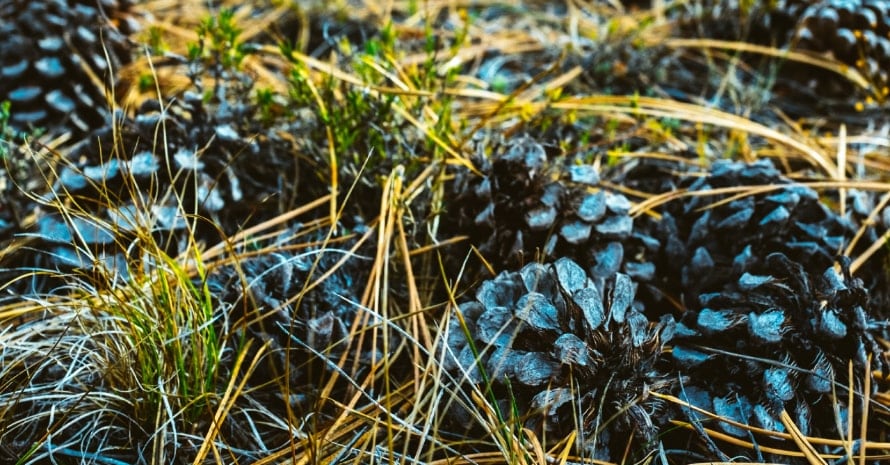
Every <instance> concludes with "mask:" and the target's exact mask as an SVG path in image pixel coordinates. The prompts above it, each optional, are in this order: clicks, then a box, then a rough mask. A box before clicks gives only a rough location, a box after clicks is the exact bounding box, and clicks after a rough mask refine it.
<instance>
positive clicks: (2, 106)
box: [0, 100, 12, 160]
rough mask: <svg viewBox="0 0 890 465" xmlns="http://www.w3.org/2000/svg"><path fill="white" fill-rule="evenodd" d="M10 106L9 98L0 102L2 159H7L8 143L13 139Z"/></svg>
mask: <svg viewBox="0 0 890 465" xmlns="http://www.w3.org/2000/svg"><path fill="white" fill-rule="evenodd" d="M10 107H11V105H10V103H9V100H4V101H2V102H0V160H6V159H7V158H8V157H9V148H8V147H7V144H9V142H10V139H12V129H11V128H10V127H9V116H10V112H9V109H10Z"/></svg>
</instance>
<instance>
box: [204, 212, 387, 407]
mask: <svg viewBox="0 0 890 465" xmlns="http://www.w3.org/2000/svg"><path fill="white" fill-rule="evenodd" d="M296 232H298V230H297V229H293V230H291V231H288V232H286V233H284V234H282V235H281V236H280V239H279V240H277V241H276V243H275V247H276V248H278V249H279V250H280V251H279V252H274V253H267V254H263V255H260V256H256V257H251V258H246V259H243V260H240V261H239V262H238V263H237V264H235V265H227V266H224V267H221V268H218V269H216V270H214V271H213V272H212V273H211V274H210V275H209V276H208V277H207V282H208V285H209V287H210V290H211V293H212V295H213V296H214V298H215V299H217V300H218V301H219V302H220V303H221V305H226V306H228V307H230V308H232V309H233V311H235V312H243V321H246V322H247V323H248V324H247V326H246V331H247V332H248V334H249V336H250V337H254V338H257V339H259V340H261V341H270V343H271V348H272V350H270V351H269V353H270V354H271V355H270V357H272V358H271V361H270V363H268V364H263V365H262V368H261V369H260V372H259V373H258V374H257V375H256V380H255V383H256V385H265V386H268V385H269V383H270V381H274V380H277V377H278V376H280V375H281V374H282V373H285V372H287V373H289V375H290V378H289V379H288V382H289V389H290V391H291V392H294V393H298V394H297V395H296V396H294V398H292V399H285V401H288V402H296V403H297V404H299V406H300V407H301V408H311V406H312V405H313V402H315V401H317V400H319V399H320V397H318V396H319V395H320V391H319V389H318V388H319V386H321V385H323V381H324V379H325V378H326V377H328V376H330V374H331V373H334V372H335V371H336V372H338V373H340V374H344V373H345V374H347V375H349V376H350V377H353V378H354V379H363V377H364V376H366V375H368V373H369V369H370V367H371V364H372V363H374V362H379V361H380V360H382V359H383V357H384V355H385V354H384V353H383V352H382V347H383V345H382V338H383V337H384V335H383V334H384V332H387V331H390V330H389V329H388V328H387V327H386V325H385V324H383V322H381V321H380V319H379V318H378V317H376V316H374V315H371V314H367V313H363V310H362V307H361V305H360V302H361V292H362V290H363V286H364V283H365V282H367V278H368V275H369V267H368V266H367V262H368V261H369V260H370V259H369V258H366V257H363V256H360V255H351V256H350V257H349V258H348V259H347V260H346V261H345V263H339V262H340V261H341V260H343V258H344V256H345V255H349V254H351V252H349V249H350V248H351V244H352V242H345V243H343V242H342V241H336V242H338V245H337V246H336V247H334V246H330V247H328V248H319V247H310V248H305V249H299V250H296V251H285V250H287V249H288V248H291V249H292V248H293V247H292V246H293V245H294V244H292V241H293V240H292V239H291V238H292V237H296ZM318 240H319V241H323V240H324V237H323V236H321V237H318ZM335 266H336V267H338V268H337V270H336V271H334V272H333V273H332V274H330V276H327V277H326V278H325V279H324V280H323V281H320V282H319V280H320V279H321V278H322V277H323V276H325V275H326V274H327V273H328V272H330V271H331V270H332V269H333V268H334V267H335ZM308 286H311V289H310V288H309V287H308ZM307 289H310V290H308V291H307ZM239 315H240V313H236V314H235V316H234V317H233V319H236V320H237V319H239ZM356 328H358V329H357V330H356ZM374 328H376V329H374ZM372 329H373V331H372ZM365 331H367V332H365ZM372 333H373V334H376V335H378V337H376V338H375V337H374V336H373V335H372ZM388 338H389V341H388V342H389V344H390V347H395V346H396V345H398V344H399V338H398V335H397V334H395V333H390V334H388ZM358 341H363V343H362V344H361V345H359V342H358ZM343 357H345V362H343V361H341V358H343ZM334 367H337V368H336V369H335V368H334ZM271 384H272V385H274V386H275V387H274V388H272V389H271V392H269V393H268V394H269V395H270V396H274V397H278V400H282V399H281V398H280V394H281V390H280V389H279V388H278V384H277V381H276V382H273V383H271ZM292 407H293V405H292Z"/></svg>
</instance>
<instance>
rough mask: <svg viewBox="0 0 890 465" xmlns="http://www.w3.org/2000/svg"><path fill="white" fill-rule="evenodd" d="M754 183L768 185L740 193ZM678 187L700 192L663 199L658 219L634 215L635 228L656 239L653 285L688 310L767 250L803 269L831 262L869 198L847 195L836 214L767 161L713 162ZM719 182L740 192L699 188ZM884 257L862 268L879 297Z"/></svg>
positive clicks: (872, 230) (872, 231)
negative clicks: (842, 211)
mask: <svg viewBox="0 0 890 465" xmlns="http://www.w3.org/2000/svg"><path fill="white" fill-rule="evenodd" d="M754 186H774V187H775V188H774V189H772V190H769V191H767V192H761V193H758V194H756V195H748V194H746V193H741V189H747V188H748V187H752V188H753V187H754ZM678 187H680V188H685V189H687V190H688V191H689V192H691V193H696V192H700V193H701V194H702V195H695V196H691V197H687V198H684V199H683V200H682V201H673V202H670V203H668V204H667V205H666V206H665V207H664V209H663V210H660V211H659V213H661V214H662V217H661V218H660V219H652V218H646V219H642V218H640V219H638V221H637V230H638V232H639V233H640V234H643V235H646V236H647V237H649V239H650V241H654V242H657V243H658V244H659V245H658V248H659V250H660V252H659V254H658V257H657V258H656V259H655V260H654V261H655V263H656V268H657V270H658V271H657V273H656V274H657V276H658V278H659V280H658V282H657V283H656V286H658V287H660V289H661V291H662V292H664V293H666V294H668V295H670V296H672V297H673V298H674V299H675V300H676V301H678V302H680V304H681V305H682V307H683V308H691V309H698V308H701V307H702V306H703V304H702V302H701V301H700V298H699V296H701V295H703V294H708V293H711V292H715V291H721V290H722V289H723V288H724V286H725V285H726V284H727V283H734V282H737V281H738V279H739V278H741V276H742V275H744V274H745V273H747V272H751V271H752V270H753V269H755V268H757V267H762V266H763V265H764V263H765V262H764V260H765V259H766V257H767V256H768V255H770V254H771V253H773V252H781V253H783V254H785V255H786V256H787V257H788V258H789V259H790V260H792V261H794V262H798V263H803V264H806V270H807V271H808V272H813V270H824V269H825V268H826V267H828V266H831V265H832V264H834V262H835V257H836V256H837V255H838V254H839V253H840V252H842V251H843V250H844V249H845V247H846V246H847V245H848V244H849V243H850V241H851V240H852V239H853V238H854V236H855V235H856V233H857V231H858V230H859V227H860V225H859V223H861V222H862V220H863V219H864V218H865V216H866V215H867V214H868V213H870V210H869V208H870V205H871V201H870V199H872V195H871V194H867V193H862V192H855V193H853V194H849V193H848V195H849V196H850V197H848V198H849V199H850V200H851V201H850V202H848V204H849V208H847V212H846V214H845V215H844V216H841V215H840V214H838V213H836V212H835V211H834V210H832V209H831V208H829V207H828V206H827V205H826V204H825V203H824V202H823V201H822V200H821V198H820V195H819V193H818V192H816V191H815V190H813V189H811V188H809V187H806V186H804V185H801V184H798V183H795V182H793V181H792V180H790V179H788V178H785V177H784V176H782V174H781V173H780V172H779V171H778V170H777V169H776V168H775V167H773V165H772V163H771V162H770V161H769V160H759V161H757V162H755V163H752V164H746V163H742V162H731V161H718V162H715V163H714V164H713V166H712V168H711V171H710V173H709V174H708V175H706V176H701V177H689V178H688V179H686V180H685V181H679V186H678ZM720 188H740V191H736V192H729V193H723V194H714V195H707V194H706V193H707V192H708V191H711V190H713V189H720ZM740 194H744V195H740ZM872 200H873V199H872ZM877 228H884V226H880V225H879V226H875V227H871V226H869V227H868V228H866V234H865V235H864V237H863V238H862V239H860V241H859V242H858V245H857V248H856V250H854V254H855V253H857V252H858V251H862V250H864V248H866V247H868V246H869V245H870V244H871V242H872V241H873V240H875V239H877V237H878V235H879V234H877V233H876V230H877ZM883 256H885V254H884V253H883V252H879V253H878V254H877V256H876V257H873V258H872V259H871V260H870V261H869V262H868V263H867V264H866V268H867V270H863V271H864V276H865V280H866V287H867V288H868V289H871V290H875V291H876V292H878V293H879V294H880V295H881V296H880V298H882V299H883V297H882V296H883V294H884V291H883V290H882V288H881V287H880V286H881V283H884V282H886V278H885V277H884V276H883V274H882V273H879V272H878V268H880V263H881V261H882V258H881V257H883Z"/></svg>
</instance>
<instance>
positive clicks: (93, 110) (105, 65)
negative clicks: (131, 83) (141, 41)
mask: <svg viewBox="0 0 890 465" xmlns="http://www.w3.org/2000/svg"><path fill="white" fill-rule="evenodd" d="M131 4H132V2H130V1H129V0H121V1H117V0H101V1H100V0H93V1H90V0H36V1H28V0H12V1H5V2H3V3H2V4H0V44H3V46H2V47H0V101H3V100H9V101H10V103H11V104H12V108H11V117H10V123H11V124H12V126H13V127H14V128H15V129H16V130H17V131H32V130H35V129H44V130H47V131H48V132H50V133H51V134H63V133H66V132H69V131H70V132H73V133H75V135H83V134H84V133H86V132H88V131H90V130H91V129H94V128H97V127H100V126H102V125H104V124H108V123H109V120H110V111H109V104H108V102H107V101H106V88H110V87H111V86H113V84H114V82H113V76H114V73H116V72H117V71H119V70H120V68H121V66H122V65H124V64H127V63H129V62H130V61H131V53H132V46H131V44H130V42H129V41H128V39H127V36H128V35H129V34H132V33H133V32H135V30H136V28H137V26H136V22H135V21H134V20H133V19H132V18H131V17H129V16H128V10H130V8H131Z"/></svg>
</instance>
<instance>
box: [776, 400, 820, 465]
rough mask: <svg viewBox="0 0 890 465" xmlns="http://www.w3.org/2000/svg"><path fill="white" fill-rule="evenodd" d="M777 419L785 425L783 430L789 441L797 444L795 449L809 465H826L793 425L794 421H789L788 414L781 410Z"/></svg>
mask: <svg viewBox="0 0 890 465" xmlns="http://www.w3.org/2000/svg"><path fill="white" fill-rule="evenodd" d="M779 419H780V420H781V421H782V424H783V425H785V429H786V430H788V433H789V434H790V435H791V439H792V440H793V441H794V443H795V444H797V447H798V448H799V449H800V451H801V453H802V454H803V456H804V457H805V458H806V459H807V462H809V463H810V465H828V463H827V462H826V461H825V458H823V457H822V456H821V455H819V453H818V452H817V451H816V449H815V448H814V447H813V445H812V444H810V442H809V441H808V440H807V438H806V436H804V435H803V433H801V432H800V429H799V428H798V427H797V425H795V424H794V420H792V419H791V416H790V415H788V412H786V411H785V410H782V412H781V413H780V414H779Z"/></svg>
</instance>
